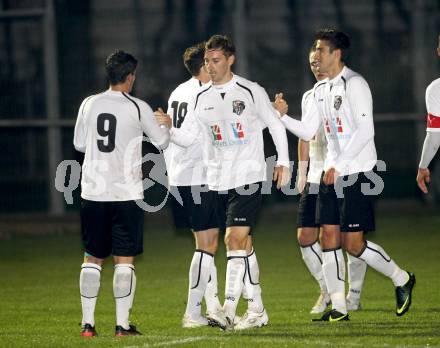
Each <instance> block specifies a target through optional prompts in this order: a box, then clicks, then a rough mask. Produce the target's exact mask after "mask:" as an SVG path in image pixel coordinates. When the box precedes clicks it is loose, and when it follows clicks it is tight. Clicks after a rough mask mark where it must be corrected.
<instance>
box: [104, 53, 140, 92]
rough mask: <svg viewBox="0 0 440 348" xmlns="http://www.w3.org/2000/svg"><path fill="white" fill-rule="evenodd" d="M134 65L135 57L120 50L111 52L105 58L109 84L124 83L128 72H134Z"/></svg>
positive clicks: (135, 62)
mask: <svg viewBox="0 0 440 348" xmlns="http://www.w3.org/2000/svg"><path fill="white" fill-rule="evenodd" d="M136 67H137V60H136V58H135V57H133V56H132V55H131V54H129V53H126V52H124V51H120V50H118V51H116V52H113V53H112V54H110V55H109V56H108V57H107V59H106V60H105V71H106V73H107V77H108V79H109V81H110V84H111V85H118V84H120V83H124V82H125V80H126V79H127V76H128V74H134V72H135V71H136Z"/></svg>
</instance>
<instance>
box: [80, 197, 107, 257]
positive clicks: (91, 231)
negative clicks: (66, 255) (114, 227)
mask: <svg viewBox="0 0 440 348" xmlns="http://www.w3.org/2000/svg"><path fill="white" fill-rule="evenodd" d="M80 216H81V234H82V241H83V246H84V250H85V252H86V255H90V256H93V257H96V258H99V259H105V258H106V257H108V256H109V255H110V254H111V251H112V231H111V202H95V201H89V200H84V199H83V200H81V211H80Z"/></svg>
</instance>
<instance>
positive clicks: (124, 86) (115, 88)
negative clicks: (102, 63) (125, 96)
mask: <svg viewBox="0 0 440 348" xmlns="http://www.w3.org/2000/svg"><path fill="white" fill-rule="evenodd" d="M110 90H111V91H115V92H124V93H130V86H129V85H128V84H126V83H120V84H118V85H110Z"/></svg>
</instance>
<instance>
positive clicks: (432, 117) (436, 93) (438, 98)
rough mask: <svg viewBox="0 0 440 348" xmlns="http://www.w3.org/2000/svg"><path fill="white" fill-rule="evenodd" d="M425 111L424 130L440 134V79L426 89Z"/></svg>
mask: <svg viewBox="0 0 440 348" xmlns="http://www.w3.org/2000/svg"><path fill="white" fill-rule="evenodd" d="M425 99H426V110H427V112H428V115H427V122H426V130H427V131H430V132H440V78H438V79H436V80H434V81H432V82H431V83H430V85H429V86H428V87H427V88H426V95H425Z"/></svg>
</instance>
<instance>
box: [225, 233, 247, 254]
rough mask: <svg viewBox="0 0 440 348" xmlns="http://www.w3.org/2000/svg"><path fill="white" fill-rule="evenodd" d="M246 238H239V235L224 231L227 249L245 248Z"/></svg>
mask: <svg viewBox="0 0 440 348" xmlns="http://www.w3.org/2000/svg"><path fill="white" fill-rule="evenodd" d="M246 242H247V238H241V236H239V235H236V234H233V233H226V235H225V244H226V246H227V247H228V249H229V250H245V249H246Z"/></svg>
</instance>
